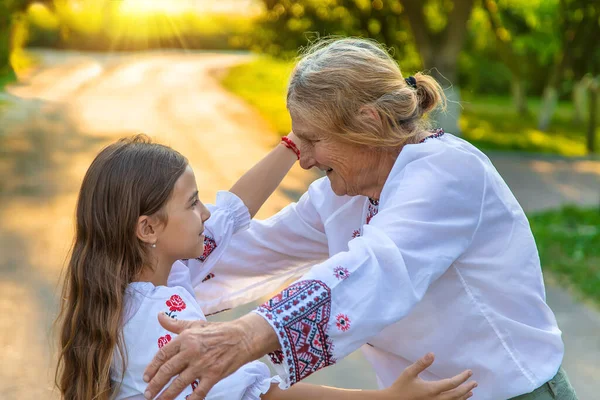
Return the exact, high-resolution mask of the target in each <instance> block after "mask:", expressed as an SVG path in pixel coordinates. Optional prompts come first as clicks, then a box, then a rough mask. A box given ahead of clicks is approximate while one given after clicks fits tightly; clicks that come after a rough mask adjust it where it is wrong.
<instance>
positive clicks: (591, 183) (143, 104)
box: [0, 51, 600, 400]
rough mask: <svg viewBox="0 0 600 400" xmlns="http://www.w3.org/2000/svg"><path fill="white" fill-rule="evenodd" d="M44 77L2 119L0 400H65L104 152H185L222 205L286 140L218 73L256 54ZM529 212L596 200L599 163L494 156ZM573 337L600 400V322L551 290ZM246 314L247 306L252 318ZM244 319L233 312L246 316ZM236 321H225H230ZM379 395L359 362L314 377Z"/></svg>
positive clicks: (273, 204) (146, 62)
mask: <svg viewBox="0 0 600 400" xmlns="http://www.w3.org/2000/svg"><path fill="white" fill-rule="evenodd" d="M38 55H39V56H40V58H41V60H42V65H43V68H41V69H40V70H39V71H38V72H37V73H35V74H34V75H32V76H31V77H30V78H29V79H28V80H27V81H26V82H24V83H22V84H21V85H19V86H13V87H11V88H9V92H10V94H11V96H9V97H8V101H9V102H10V103H12V105H10V106H9V107H8V108H7V111H6V112H5V113H4V114H3V115H2V119H1V120H0V176H1V177H2V179H0V273H1V275H0V332H1V333H0V354H2V363H0V398H1V399H3V400H12V399H19V400H29V399H32V400H33V399H36V400H37V399H40V398H41V399H48V398H53V395H52V393H51V392H50V387H51V379H52V376H51V372H50V373H49V372H48V371H52V365H53V356H52V354H53V348H52V347H51V346H50V343H51V341H50V327H51V323H52V320H53V319H54V317H55V312H56V309H57V304H58V303H57V302H58V300H57V299H58V298H59V296H58V294H57V286H58V282H59V274H60V270H61V268H62V265H63V263H64V260H65V255H66V253H67V251H68V248H69V245H70V240H71V237H72V232H73V228H72V216H73V213H74V206H75V200H76V195H77V190H78V187H79V184H80V182H81V178H82V177H83V174H84V173H85V170H86V168H87V167H88V165H89V163H90V162H91V160H92V158H93V157H94V155H95V154H96V153H97V152H98V150H99V149H101V148H102V147H103V146H104V145H105V144H107V143H110V142H112V141H114V140H115V139H117V138H119V137H122V136H127V135H130V134H134V133H139V132H143V133H146V134H148V135H150V136H152V137H155V138H157V139H158V140H159V141H161V142H163V143H166V144H169V145H171V146H173V147H174V148H176V149H178V150H180V151H181V152H182V153H183V154H185V155H186V156H187V157H188V158H189V160H190V163H191V164H192V166H193V167H194V170H195V171H196V177H197V180H198V183H199V185H200V197H201V198H202V199H204V200H205V201H208V202H211V201H212V200H213V199H214V194H215V192H216V191H217V190H219V189H227V188H229V186H230V185H231V184H232V183H233V182H234V180H235V179H236V178H237V177H239V176H240V175H241V174H242V173H243V172H244V171H245V170H247V169H248V168H249V167H250V166H252V165H253V164H254V163H255V162H256V161H257V160H258V159H260V157H261V156H262V155H263V154H265V152H266V151H268V149H269V148H271V147H272V146H273V145H275V143H276V141H275V140H274V135H272V134H271V133H270V127H269V126H268V125H267V124H266V123H265V122H264V121H263V120H262V119H261V118H259V117H257V115H256V114H255V113H254V111H253V110H251V109H249V108H248V107H247V106H246V105H245V104H244V103H243V102H241V101H240V100H239V99H237V98H236V97H234V96H232V95H231V94H229V93H227V92H226V91H224V90H223V89H222V88H221V87H220V86H219V84H218V80H217V79H216V78H215V77H214V74H215V71H219V70H223V69H225V68H227V67H229V66H232V65H234V64H236V63H239V62H244V61H247V60H248V57H249V56H246V55H235V54H208V53H206V54H203V53H191V54H189V53H188V54H183V53H180V52H154V53H145V54H132V55H127V54H120V55H112V56H108V55H104V54H79V53H74V52H52V51H46V52H39V53H38ZM491 158H492V160H493V161H494V164H495V165H496V166H497V168H498V169H499V171H500V173H501V174H502V175H503V176H504V177H505V179H506V180H507V182H508V184H509V185H510V186H511V188H512V189H513V191H514V192H515V195H516V196H517V198H518V199H519V200H520V202H521V203H522V204H523V206H524V208H525V209H526V210H537V209H540V208H545V207H549V206H557V205H560V204H563V203H565V202H575V203H591V204H593V203H594V201H597V198H598V197H597V195H598V190H599V188H598V185H599V183H600V162H593V161H581V160H580V161H565V160H552V159H547V158H542V159H536V158H523V157H516V156H512V155H506V154H492V156H491ZM315 177H316V175H314V174H313V173H310V172H306V171H303V170H301V169H300V168H299V167H298V168H296V169H294V170H293V171H292V173H291V174H290V175H289V176H288V177H287V178H286V180H285V182H284V184H283V186H282V188H281V189H280V190H279V191H278V192H277V193H276V195H274V196H273V197H272V198H271V199H270V200H269V202H268V203H267V204H266V205H265V207H264V208H263V209H262V210H261V212H260V213H259V217H264V216H268V215H272V214H273V213H274V212H276V211H278V210H279V209H281V208H282V207H283V206H284V205H286V204H287V203H289V201H290V200H295V199H296V198H297V197H298V196H299V195H300V194H301V193H302V192H303V191H304V190H305V188H306V187H307V186H308V184H309V183H310V182H311V181H312V180H313V179H315ZM548 302H549V304H550V305H551V307H552V308H553V309H554V310H555V312H556V314H557V318H558V320H559V324H560V326H561V329H562V330H563V332H564V335H565V336H564V337H565V343H566V348H567V355H566V357H565V367H566V369H567V371H568V372H569V373H570V375H571V378H572V381H573V383H574V386H575V387H576V389H577V390H578V392H579V395H580V399H581V400H586V399H587V400H591V399H593V398H595V397H593V396H595V395H596V394H597V393H598V392H600V386H599V385H600V384H599V383H598V379H597V377H598V376H599V375H600V365H599V363H598V360H600V342H598V340H597V337H598V332H600V314H599V313H598V312H596V311H594V310H592V309H590V308H589V307H586V306H584V305H582V304H579V303H577V302H575V301H573V299H572V297H571V296H570V295H568V294H567V293H566V292H564V291H563V290H561V289H560V288H556V287H549V288H548ZM242 312H243V310H237V312H236V314H241V313H242ZM234 315H235V314H234ZM232 316H233V315H227V314H223V315H222V317H224V318H231V317H232ZM309 381H312V382H315V383H322V384H329V385H338V386H343V387H348V388H372V387H375V386H376V382H375V376H374V374H373V372H372V370H371V368H370V366H368V364H366V362H365V361H364V359H363V358H362V356H361V355H360V353H355V354H353V355H351V356H350V357H348V358H347V359H345V360H343V361H342V362H340V363H339V364H338V365H336V366H334V367H332V368H327V369H326V370H323V371H320V372H318V373H317V374H315V375H313V376H312V377H311V378H309Z"/></svg>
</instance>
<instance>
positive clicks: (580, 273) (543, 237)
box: [529, 206, 600, 304]
mask: <svg viewBox="0 0 600 400" xmlns="http://www.w3.org/2000/svg"><path fill="white" fill-rule="evenodd" d="M529 222H530V224H531V229H532V231H533V234H534V236H535V240H536V243H537V247H538V251H539V253H540V259H541V261H542V268H543V269H544V270H545V271H550V272H552V273H553V274H554V275H555V276H556V277H557V278H559V279H560V280H561V281H562V282H564V283H567V284H570V285H572V286H573V287H574V288H575V289H577V290H578V291H579V292H580V293H581V294H583V295H584V296H585V297H588V298H590V299H592V300H593V301H595V302H596V303H597V304H600V246H599V245H598V244H599V243H600V210H598V209H584V208H576V207H572V206H571V207H565V208H563V209H561V210H554V211H548V212H544V213H541V214H536V215H532V216H530V217H529Z"/></svg>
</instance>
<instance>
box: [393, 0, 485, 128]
mask: <svg viewBox="0 0 600 400" xmlns="http://www.w3.org/2000/svg"><path fill="white" fill-rule="evenodd" d="M473 4H474V0H455V1H454V8H453V9H452V11H451V12H450V14H449V15H448V24H447V25H446V28H445V29H444V30H443V31H442V32H440V33H439V34H434V33H432V32H430V31H429V30H428V28H427V21H426V20H425V15H424V13H423V2H422V1H421V0H404V1H403V2H402V5H403V6H404V11H405V17H406V18H407V20H408V23H409V24H410V27H411V31H412V33H413V36H414V37H415V42H416V44H417V48H418V50H419V54H420V56H421V60H422V62H423V68H424V69H426V70H427V69H431V71H430V73H431V75H432V76H433V77H435V78H436V79H437V81H438V82H439V83H440V85H441V86H442V87H443V88H444V93H445V94H446V97H447V98H448V107H447V110H446V112H436V113H434V115H432V117H433V119H434V120H435V121H436V122H437V124H438V126H439V127H440V128H443V129H444V130H446V131H448V132H452V133H454V134H457V135H459V134H460V133H461V131H460V128H459V126H458V121H459V118H460V113H461V111H462V108H461V106H460V103H459V102H460V87H459V85H458V79H457V78H458V74H457V69H458V56H459V54H460V51H461V50H462V47H463V42H464V39H465V36H466V33H467V21H468V20H469V16H470V15H471V10H472V9H473Z"/></svg>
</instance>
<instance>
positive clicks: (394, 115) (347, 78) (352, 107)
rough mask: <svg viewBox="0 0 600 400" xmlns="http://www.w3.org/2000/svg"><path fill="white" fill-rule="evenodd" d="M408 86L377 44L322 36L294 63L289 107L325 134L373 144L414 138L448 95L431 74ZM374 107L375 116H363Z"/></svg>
mask: <svg viewBox="0 0 600 400" xmlns="http://www.w3.org/2000/svg"><path fill="white" fill-rule="evenodd" d="M414 77H415V79H416V88H414V87H412V86H410V85H408V84H407V83H406V81H405V79H404V77H403V76H402V73H401V71H400V68H399V66H398V64H397V63H396V61H395V60H394V59H393V58H392V57H391V56H390V54H389V53H388V52H387V51H386V49H385V48H383V47H382V46H381V45H380V44H378V43H377V42H375V41H372V40H367V39H358V38H344V39H326V40H321V41H319V42H317V43H315V44H313V45H312V46H310V47H309V48H308V49H307V50H305V52H304V54H303V55H302V56H301V58H300V60H299V61H298V63H297V64H296V66H295V68H294V70H293V71H292V75H291V77H290V81H289V84H288V91H287V107H288V110H289V111H290V114H292V117H294V115H297V116H300V117H301V118H302V119H303V120H304V121H308V122H309V123H310V124H312V125H313V126H314V127H317V128H318V129H320V130H322V131H325V132H327V134H329V135H333V136H334V137H336V138H338V139H340V140H343V141H346V142H350V143H354V144H357V145H366V146H371V147H397V146H402V145H404V144H407V143H414V142H415V141H416V139H417V137H418V136H419V134H420V133H422V132H423V131H425V130H427V129H429V128H430V126H429V121H428V119H427V118H423V117H424V116H425V115H426V114H427V113H428V112H430V111H432V110H434V109H435V108H437V107H439V106H441V107H445V102H446V98H445V96H444V93H443V90H442V88H441V87H440V85H439V84H438V83H437V82H436V81H435V79H434V78H432V77H431V76H428V75H425V74H423V73H417V74H415V75H414ZM373 111H374V112H376V113H377V114H378V115H379V118H368V117H367V118H365V115H366V114H368V113H371V114H372V113H373Z"/></svg>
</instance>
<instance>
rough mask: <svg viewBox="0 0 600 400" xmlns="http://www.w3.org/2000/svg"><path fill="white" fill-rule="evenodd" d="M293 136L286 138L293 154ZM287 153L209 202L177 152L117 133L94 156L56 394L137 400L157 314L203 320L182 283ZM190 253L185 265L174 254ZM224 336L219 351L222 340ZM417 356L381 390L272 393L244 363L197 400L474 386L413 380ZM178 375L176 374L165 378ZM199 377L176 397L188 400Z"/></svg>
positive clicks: (82, 203)
mask: <svg viewBox="0 0 600 400" xmlns="http://www.w3.org/2000/svg"><path fill="white" fill-rule="evenodd" d="M293 140H294V137H293V134H291V135H290V139H287V142H283V143H287V144H288V147H290V148H292V149H294V146H293ZM295 160H296V154H294V152H292V151H290V150H289V149H288V148H286V147H284V146H278V147H277V148H276V149H274V150H273V151H272V152H271V153H270V154H269V155H267V157H265V158H264V159H263V160H262V161H261V162H259V163H258V164H257V165H256V166H255V167H254V168H253V169H251V170H250V171H249V172H248V173H246V174H245V175H244V176H243V177H242V178H241V179H240V180H239V181H238V182H237V183H236V184H235V185H234V186H233V187H232V189H231V191H230V192H219V193H218V194H217V199H216V204H215V205H214V206H209V207H205V206H204V205H203V204H202V203H201V202H200V200H199V199H198V189H197V186H196V181H195V178H194V172H193V171H192V168H191V167H190V166H189V165H188V162H187V160H186V159H185V158H184V157H183V156H182V155H181V154H179V153H178V152H176V151H174V150H172V149H170V148H168V147H166V146H162V145H159V144H154V143H151V142H150V141H149V139H147V138H146V137H145V136H136V137H134V138H132V139H123V140H120V141H118V142H117V143H114V144H112V145H110V146H108V147H106V148H105V149H104V150H102V151H101V152H100V154H98V156H97V157H96V159H95V160H94V161H93V162H92V164H91V166H90V168H89V169H88V171H87V173H86V175H85V177H84V179H83V183H82V186H81V190H80V193H79V200H78V204H77V215H76V237H75V244H74V247H73V251H72V255H71V258H70V261H69V264H68V269H67V272H66V277H65V282H64V288H63V291H64V293H63V299H64V301H63V304H62V309H61V332H60V345H61V352H60V358H59V368H58V370H57V385H58V387H59V389H60V391H61V394H62V397H63V398H64V399H66V400H88V399H109V398H114V399H143V398H144V391H145V387H146V383H145V382H144V381H143V377H142V374H143V371H144V369H145V368H146V366H147V365H148V363H150V361H151V360H152V357H153V356H154V354H155V353H156V351H157V350H158V349H159V348H160V347H162V346H163V345H164V344H166V343H168V342H169V341H170V340H171V339H172V338H173V336H175V335H173V334H170V333H169V332H167V331H166V330H165V329H164V328H162V327H161V325H160V324H159V322H158V320H157V318H156V315H157V314H158V313H159V312H165V313H166V314H167V315H168V316H170V317H171V318H178V319H195V320H197V319H204V315H203V313H202V310H201V309H200V307H199V305H198V303H197V301H196V300H195V297H194V294H193V293H194V291H193V287H194V286H195V285H196V284H197V282H199V281H202V279H210V277H211V275H210V270H211V268H212V266H213V265H214V264H215V261H216V260H218V258H219V255H220V253H221V252H222V251H223V249H224V248H225V247H226V246H227V243H228V242H229V240H230V238H231V236H232V235H233V234H235V233H236V232H237V231H239V230H241V229H244V228H246V227H247V226H248V225H249V223H250V219H251V217H252V216H253V215H254V214H255V213H256V212H257V211H258V209H259V208H260V206H261V205H262V204H263V203H264V201H265V200H266V199H267V198H268V196H269V195H270V194H271V193H272V192H273V190H274V189H275V188H276V187H277V185H278V184H279V182H280V181H281V179H282V178H283V176H285V174H286V173H287V171H288V170H289V168H290V167H291V166H292V164H293V163H294V161H295ZM182 259H183V260H185V259H193V260H195V261H194V262H193V263H190V267H189V268H188V266H187V265H186V262H185V261H183V262H182V261H177V260H182ZM228 345H229V344H228V343H219V344H218V346H223V347H227V346H228ZM432 361H433V358H432V357H428V358H424V359H422V360H420V361H419V363H417V364H416V365H414V366H412V367H411V368H409V369H407V370H405V371H404V372H403V374H402V375H401V376H400V378H399V379H398V381H397V382H396V384H394V385H393V386H392V387H391V388H388V389H385V390H381V391H365V392H361V391H346V390H341V389H335V388H325V387H319V386H312V385H307V384H297V385H295V386H293V387H292V388H290V389H288V390H285V391H283V390H280V389H279V388H278V387H277V385H276V383H277V382H278V381H279V380H278V377H271V376H270V373H269V370H268V368H267V367H266V365H264V364H262V363H260V362H253V363H250V364H247V365H245V366H243V367H242V368H240V369H239V370H237V371H236V372H234V373H233V374H232V375H230V376H229V377H227V378H225V379H223V380H222V381H221V382H219V383H218V384H217V385H216V386H215V387H214V388H213V389H212V390H211V391H210V392H209V394H208V397H207V398H208V399H228V400H229V399H231V400H234V399H271V400H272V399H300V398H306V397H317V398H328V399H464V398H468V397H470V394H471V392H470V391H471V390H472V389H473V388H474V387H475V383H473V382H469V383H465V384H463V383H464V382H465V381H466V380H467V379H468V377H469V376H470V372H469V371H465V372H463V373H462V374H460V375H457V376H455V377H454V378H452V379H449V380H445V381H439V382H424V381H422V380H420V379H419V378H418V373H419V372H421V371H422V370H424V369H425V368H426V367H427V366H428V365H430V364H431V362H432ZM176 379H177V378H176ZM197 385H198V381H196V382H194V383H193V384H192V385H191V386H189V387H188V388H187V389H186V390H184V392H183V393H182V394H181V395H180V396H179V397H177V398H178V399H185V398H187V397H188V396H189V395H190V394H191V393H192V391H193V390H194V388H195V387H196V386H197Z"/></svg>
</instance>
